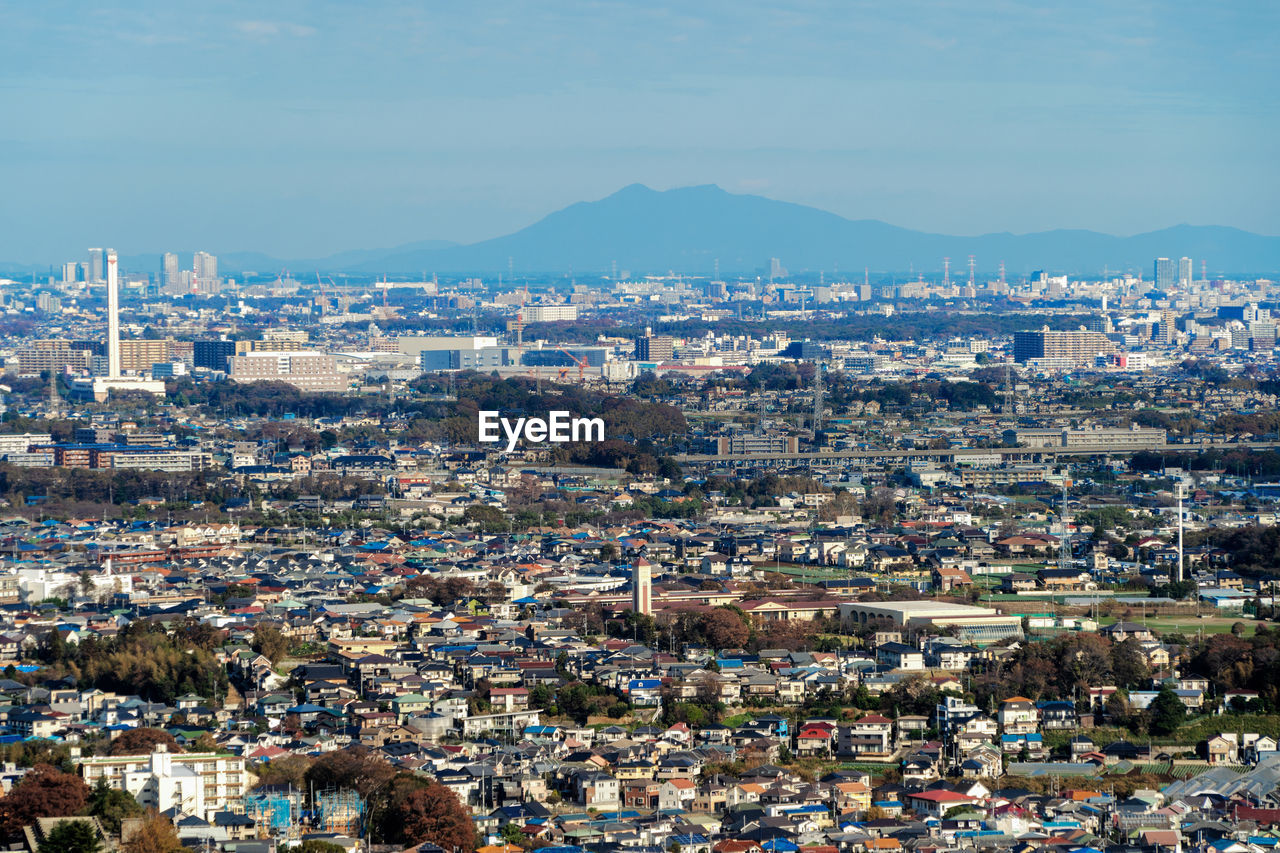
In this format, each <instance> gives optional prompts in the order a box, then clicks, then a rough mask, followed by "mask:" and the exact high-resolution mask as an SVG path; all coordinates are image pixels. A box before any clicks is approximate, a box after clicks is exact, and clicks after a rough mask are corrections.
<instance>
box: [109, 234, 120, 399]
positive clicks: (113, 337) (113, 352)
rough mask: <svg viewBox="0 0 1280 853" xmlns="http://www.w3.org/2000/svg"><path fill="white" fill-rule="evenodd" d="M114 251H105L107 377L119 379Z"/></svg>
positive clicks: (118, 298) (117, 285) (117, 283)
mask: <svg viewBox="0 0 1280 853" xmlns="http://www.w3.org/2000/svg"><path fill="white" fill-rule="evenodd" d="M116 266H117V258H116V253H115V250H114V249H108V250H107V376H108V377H110V378H111V379H119V378H120V282H119V278H118V276H117V270H116Z"/></svg>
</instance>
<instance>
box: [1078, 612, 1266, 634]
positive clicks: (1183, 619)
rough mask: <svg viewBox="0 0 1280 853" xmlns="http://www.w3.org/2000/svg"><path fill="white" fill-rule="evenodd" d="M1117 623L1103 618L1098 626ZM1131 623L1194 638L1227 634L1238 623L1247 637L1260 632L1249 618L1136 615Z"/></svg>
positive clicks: (1156, 630)
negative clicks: (1204, 634) (1197, 635)
mask: <svg viewBox="0 0 1280 853" xmlns="http://www.w3.org/2000/svg"><path fill="white" fill-rule="evenodd" d="M1117 621H1119V620H1118V619H1117V617H1114V616H1103V617H1101V618H1099V619H1098V624H1100V625H1110V624H1111V623H1113V622H1117ZM1131 621H1133V622H1140V623H1142V624H1144V625H1146V626H1147V627H1148V628H1150V629H1151V630H1152V631H1155V632H1156V633H1158V634H1185V635H1186V636H1187V637H1194V636H1195V635H1196V634H1198V633H1200V632H1201V631H1203V632H1204V633H1206V634H1227V633H1230V631H1231V626H1232V625H1234V624H1236V623H1237V622H1239V623H1240V624H1242V625H1244V636H1246V637H1252V636H1253V635H1254V634H1255V633H1256V632H1257V630H1258V623H1257V622H1255V621H1253V619H1252V617H1249V616H1206V617H1204V618H1203V619H1197V618H1196V617H1195V616H1149V617H1147V618H1146V619H1143V618H1142V617H1141V616H1138V615H1135V616H1134V617H1133V618H1132V619H1131Z"/></svg>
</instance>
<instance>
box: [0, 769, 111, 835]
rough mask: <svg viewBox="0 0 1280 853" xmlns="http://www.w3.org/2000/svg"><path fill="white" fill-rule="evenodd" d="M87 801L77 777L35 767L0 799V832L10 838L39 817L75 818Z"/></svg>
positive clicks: (87, 793)
mask: <svg viewBox="0 0 1280 853" xmlns="http://www.w3.org/2000/svg"><path fill="white" fill-rule="evenodd" d="M88 799H89V786H88V785H86V784H85V783H84V780H83V779H81V778H80V777H79V776H77V775H76V774H74V773H63V772H62V771H61V770H57V769H55V768H53V767H50V766H49V765H48V764H39V765H36V766H35V767H33V768H31V770H29V771H28V772H27V774H26V775H25V776H23V777H22V781H21V782H19V783H18V784H17V785H16V786H15V787H14V789H13V790H12V791H10V792H9V794H8V796H6V797H4V798H3V799H0V830H3V831H4V834H6V835H9V836H13V835H17V834H18V833H19V832H21V831H22V827H24V826H27V825H28V824H30V823H32V822H34V821H35V819H36V818H38V817H70V816H72V815H78V814H80V813H81V812H83V811H84V807H85V803H86V802H87V801H88Z"/></svg>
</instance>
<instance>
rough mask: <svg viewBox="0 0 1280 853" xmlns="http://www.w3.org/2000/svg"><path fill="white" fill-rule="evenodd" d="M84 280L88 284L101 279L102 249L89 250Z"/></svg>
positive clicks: (95, 282)
mask: <svg viewBox="0 0 1280 853" xmlns="http://www.w3.org/2000/svg"><path fill="white" fill-rule="evenodd" d="M84 280H85V281H87V282H89V283H90V284H97V283H98V282H100V281H102V250H101V249H90V250H89V266H88V269H87V270H86V272H85V279H84Z"/></svg>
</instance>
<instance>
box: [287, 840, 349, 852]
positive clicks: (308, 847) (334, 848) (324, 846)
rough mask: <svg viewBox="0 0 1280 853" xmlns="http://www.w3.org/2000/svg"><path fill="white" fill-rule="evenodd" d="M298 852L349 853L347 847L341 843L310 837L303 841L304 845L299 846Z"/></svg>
mask: <svg viewBox="0 0 1280 853" xmlns="http://www.w3.org/2000/svg"><path fill="white" fill-rule="evenodd" d="M298 853H347V848H345V847H343V846H342V845H341V844H332V843H330V842H328V841H321V840H320V839H319V838H308V839H307V840H306V841H304V842H302V846H301V847H299V848H298Z"/></svg>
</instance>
